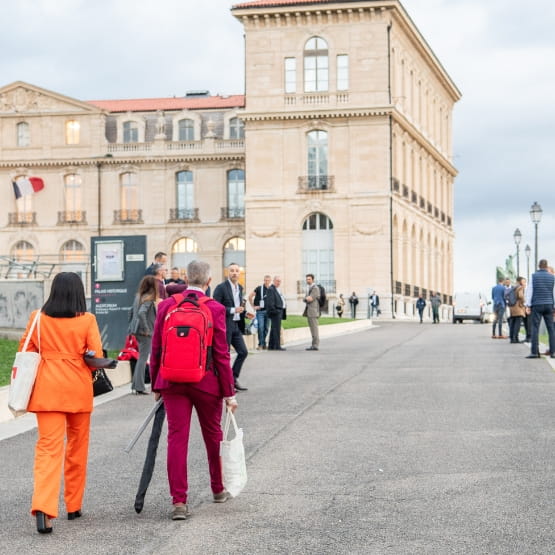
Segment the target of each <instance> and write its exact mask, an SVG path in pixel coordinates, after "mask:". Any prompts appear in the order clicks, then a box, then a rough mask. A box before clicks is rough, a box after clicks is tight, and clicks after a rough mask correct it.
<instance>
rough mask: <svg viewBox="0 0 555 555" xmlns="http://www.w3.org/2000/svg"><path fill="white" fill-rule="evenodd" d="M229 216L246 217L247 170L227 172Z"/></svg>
mask: <svg viewBox="0 0 555 555" xmlns="http://www.w3.org/2000/svg"><path fill="white" fill-rule="evenodd" d="M227 217H228V218H244V217H245V171H244V170H230V171H228V172H227Z"/></svg>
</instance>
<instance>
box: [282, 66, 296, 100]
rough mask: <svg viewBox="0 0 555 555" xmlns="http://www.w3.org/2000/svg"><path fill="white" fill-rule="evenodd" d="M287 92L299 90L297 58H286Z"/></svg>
mask: <svg viewBox="0 0 555 555" xmlns="http://www.w3.org/2000/svg"><path fill="white" fill-rule="evenodd" d="M284 70H285V92H286V93H294V92H296V91H297V59H296V58H285V67H284Z"/></svg>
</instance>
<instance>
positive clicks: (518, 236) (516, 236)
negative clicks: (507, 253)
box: [513, 227, 522, 277]
mask: <svg viewBox="0 0 555 555" xmlns="http://www.w3.org/2000/svg"><path fill="white" fill-rule="evenodd" d="M513 239H514V240H515V245H516V277H519V276H520V249H519V245H520V240H521V239H522V233H520V229H518V227H517V228H516V229H515V232H514V233H513Z"/></svg>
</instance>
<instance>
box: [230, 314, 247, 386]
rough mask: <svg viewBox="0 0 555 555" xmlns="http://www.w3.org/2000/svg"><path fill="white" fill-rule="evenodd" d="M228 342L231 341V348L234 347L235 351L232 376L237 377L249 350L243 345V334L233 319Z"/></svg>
mask: <svg viewBox="0 0 555 555" xmlns="http://www.w3.org/2000/svg"><path fill="white" fill-rule="evenodd" d="M230 343H231V345H233V348H234V349H235V352H236V353H237V358H236V359H235V362H234V363H233V366H232V370H233V377H234V378H235V379H237V378H238V377H239V374H240V373H241V368H242V367H243V362H245V359H246V358H247V355H248V354H249V351H248V349H247V346H246V345H245V340H244V339H243V334H242V333H241V330H240V329H239V324H237V322H235V321H234V322H232V324H231V339H230Z"/></svg>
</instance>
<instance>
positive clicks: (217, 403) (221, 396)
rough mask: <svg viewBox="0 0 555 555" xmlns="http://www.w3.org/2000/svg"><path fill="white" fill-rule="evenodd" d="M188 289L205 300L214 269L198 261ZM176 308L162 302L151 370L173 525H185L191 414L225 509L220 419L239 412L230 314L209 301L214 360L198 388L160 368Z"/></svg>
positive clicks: (171, 301)
mask: <svg viewBox="0 0 555 555" xmlns="http://www.w3.org/2000/svg"><path fill="white" fill-rule="evenodd" d="M187 277H188V282H189V283H188V288H187V290H186V291H184V293H183V294H186V295H191V294H192V295H194V296H195V298H197V299H201V298H203V297H206V295H205V294H204V292H205V291H206V289H207V287H208V285H209V283H210V279H211V278H210V266H209V265H208V264H207V263H206V262H200V261H197V260H194V261H192V262H190V263H189V265H188V266H187ZM174 306H176V301H175V299H174V298H173V297H170V298H168V299H166V300H165V301H163V302H161V303H160V305H159V307H158V315H157V318H156V323H155V326H154V334H153V337H152V355H151V357H150V368H151V376H152V384H153V385H152V389H153V391H154V392H155V394H154V396H155V399H156V400H158V399H159V398H160V396H161V397H162V399H163V401H164V407H165V409H166V414H167V418H168V451H167V472H168V482H169V487H170V495H171V497H172V503H173V511H172V513H171V518H172V520H185V519H186V518H188V517H189V516H190V514H191V512H190V510H189V506H188V504H187V501H188V487H189V484H188V477H187V453H188V444H189V432H190V429H191V414H192V410H193V408H194V409H195V411H196V413H197V416H198V419H199V424H200V428H201V431H202V437H203V439H204V444H205V447H206V454H207V458H208V469H209V473H210V487H211V489H212V497H213V501H214V503H224V502H225V501H227V500H228V497H229V495H228V493H227V491H226V490H225V487H224V484H223V481H222V466H221V459H220V442H221V441H222V439H223V432H222V429H221V417H222V408H223V401H224V400H225V404H226V407H227V408H229V409H230V410H232V411H235V409H236V408H237V406H238V404H237V400H236V398H235V390H234V387H233V372H232V370H231V366H230V357H229V349H228V345H227V338H226V309H225V308H224V307H223V306H222V305H221V304H220V303H219V302H217V301H215V300H213V299H210V300H208V301H206V304H205V306H206V307H207V308H208V309H209V310H210V312H211V313H212V319H213V330H214V331H213V337H212V357H211V359H210V358H209V359H208V362H207V368H206V370H207V372H206V374H205V376H204V377H203V378H202V379H201V380H200V381H199V382H196V383H176V382H168V381H166V380H165V379H164V378H163V377H162V376H161V374H160V372H159V370H160V362H161V357H162V350H163V349H164V337H163V334H162V332H163V328H164V320H165V317H166V315H167V314H168V312H169V311H170V310H171V309H172V308H173V307H174Z"/></svg>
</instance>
